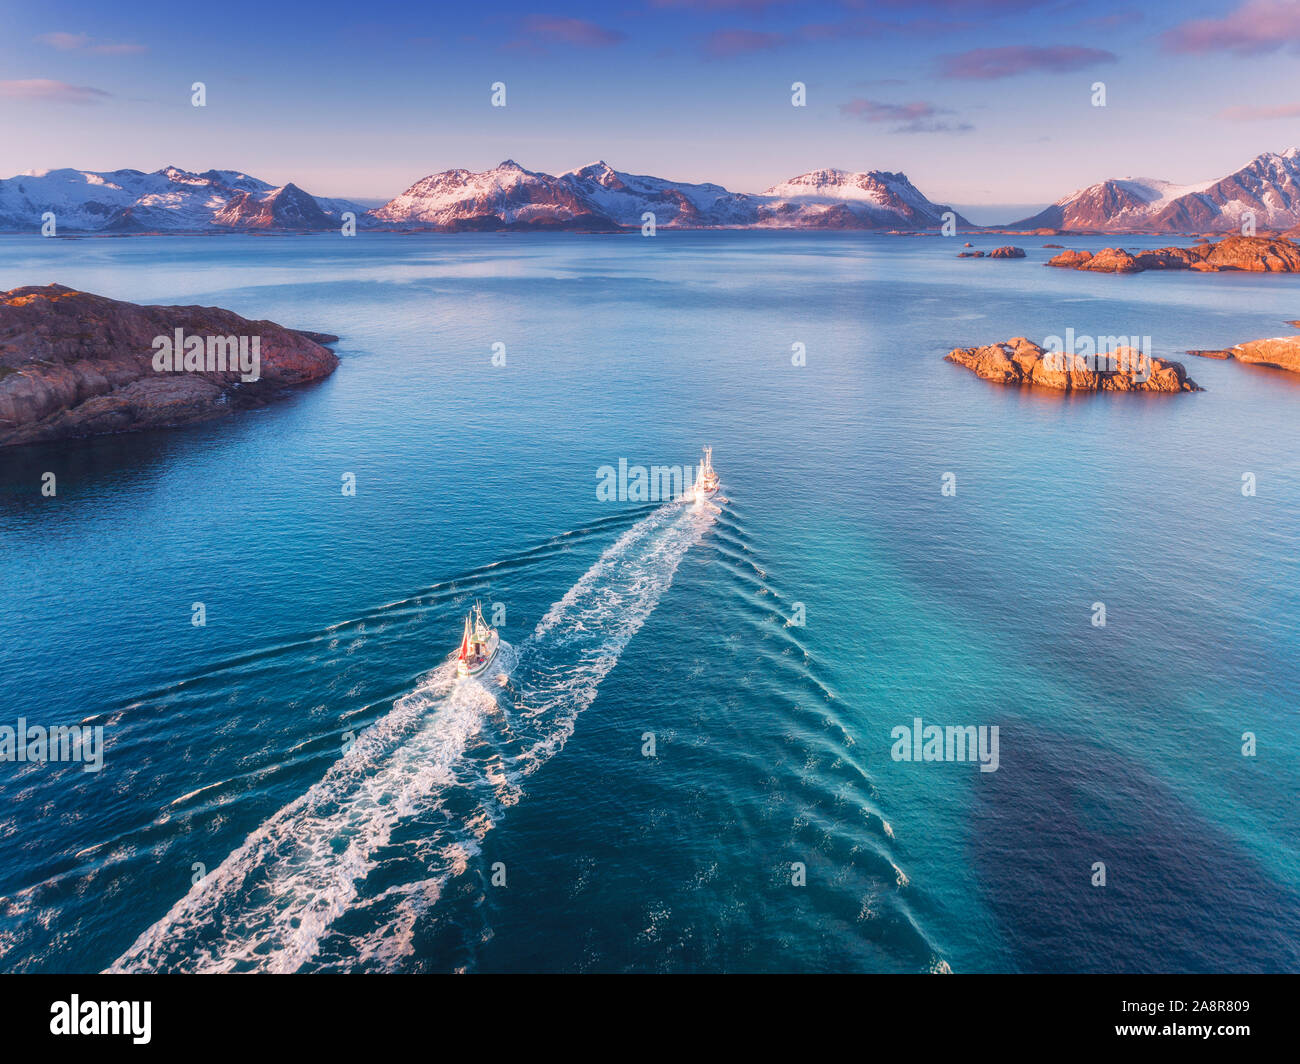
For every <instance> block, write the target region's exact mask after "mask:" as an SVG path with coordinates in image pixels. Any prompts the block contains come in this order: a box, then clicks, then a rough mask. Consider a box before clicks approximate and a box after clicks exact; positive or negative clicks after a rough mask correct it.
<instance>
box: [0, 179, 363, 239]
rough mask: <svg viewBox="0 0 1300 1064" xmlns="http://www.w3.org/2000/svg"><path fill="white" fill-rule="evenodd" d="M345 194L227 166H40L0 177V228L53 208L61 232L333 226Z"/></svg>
mask: <svg viewBox="0 0 1300 1064" xmlns="http://www.w3.org/2000/svg"><path fill="white" fill-rule="evenodd" d="M348 210H351V211H354V212H355V213H356V215H357V217H358V218H360V217H361V216H362V215H363V214H364V213H365V212H364V209H363V208H361V207H358V206H356V205H355V204H350V203H348V202H347V201H346V200H328V199H316V198H315V197H313V196H311V195H309V194H308V193H306V192H304V191H303V190H302V189H300V188H298V187H297V186H296V185H293V184H288V185H284V186H281V187H276V186H274V185H270V184H268V183H267V182H265V181H259V180H258V179H257V178H255V177H250V176H249V175H248V174H242V173H239V172H237V171H233V170H208V171H205V172H204V173H201V174H198V173H191V172H190V171H188V170H181V169H180V168H179V167H175V166H168V167H164V168H163V169H162V170H157V171H155V172H153V173H148V174H146V173H142V172H141V171H139V170H113V171H110V172H107V173H100V172H97V171H93V170H73V169H63V170H46V171H42V172H38V173H29V174H19V175H18V176H17V177H11V178H8V179H6V180H0V230H7V231H20V232H21V231H32V232H35V231H39V229H40V227H41V218H42V215H44V214H45V213H46V212H49V211H52V212H53V213H54V216H55V221H56V224H57V226H58V230H59V231H60V232H64V231H69V232H87V231H89V232H152V231H163V232H202V231H205V230H211V229H332V228H334V227H336V226H338V225H339V224H340V216H341V214H342V213H343V212H344V211H348Z"/></svg>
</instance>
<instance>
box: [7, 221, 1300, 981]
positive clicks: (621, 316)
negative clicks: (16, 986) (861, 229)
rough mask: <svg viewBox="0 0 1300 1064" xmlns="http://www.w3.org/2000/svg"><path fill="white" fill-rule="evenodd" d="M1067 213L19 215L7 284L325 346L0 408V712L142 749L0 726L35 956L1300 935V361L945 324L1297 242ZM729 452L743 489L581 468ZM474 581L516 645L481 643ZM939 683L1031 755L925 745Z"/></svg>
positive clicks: (1220, 958)
mask: <svg viewBox="0 0 1300 1064" xmlns="http://www.w3.org/2000/svg"><path fill="white" fill-rule="evenodd" d="M1005 240H1006V238H998V237H989V238H976V240H975V242H976V243H977V245H979V246H981V247H992V246H994V245H995V244H997V243H1005ZM1166 242H1167V241H1166ZM1040 243H1041V241H1040V240H1028V242H1027V243H1026V247H1027V250H1028V252H1029V258H1028V259H1027V260H1023V261H989V260H958V259H956V258H955V253H956V251H957V250H958V248H957V247H956V246H954V242H953V241H948V240H944V239H942V238H938V237H933V238H906V237H888V236H864V235H862V234H834V233H816V234H799V233H672V232H660V234H659V235H658V236H657V237H655V238H653V239H642V238H640V237H637V236H582V235H567V234H552V235H508V236H507V235H490V234H467V235H458V236H396V235H373V236H369V235H368V236H364V237H360V238H356V239H351V240H345V239H343V238H341V237H339V238H336V237H332V236H313V237H242V236H229V237H220V238H183V237H167V238H133V239H86V240H58V241H42V240H38V239H29V238H19V237H14V238H4V239H2V240H0V288H4V289H7V288H10V287H13V286H17V285H21V284H31V283H46V282H49V281H58V282H61V283H63V284H68V285H72V286H75V287H78V288H84V289H87V290H90V291H94V292H99V293H102V294H105V295H109V296H114V297H117V298H122V299H129V300H132V301H136V302H159V303H202V304H212V305H219V306H224V307H229V308H231V309H233V310H235V311H238V312H240V313H242V314H245V315H246V316H249V317H252V318H269V319H271V320H274V321H277V322H280V323H282V324H285V325H289V326H296V327H300V328H306V329H313V330H320V331H328V332H333V333H337V334H339V335H340V336H341V337H342V339H341V341H340V342H339V344H337V345H336V349H337V351H338V354H339V356H340V359H341V364H340V366H339V369H338V371H337V372H336V373H335V374H334V376H333V377H331V378H330V379H329V380H327V381H324V382H321V383H319V384H317V385H314V386H312V387H309V388H306V389H304V390H302V391H301V392H299V393H297V394H296V395H294V396H293V397H292V398H290V399H288V400H286V401H285V402H283V403H281V404H278V405H276V406H273V407H270V408H266V409H263V410H258V411H256V412H252V413H247V414H242V415H239V416H237V417H234V418H231V419H227V420H225V421H223V422H219V423H209V424H205V425H200V426H196V427H191V428H187V429H183V430H177V431H172V432H164V433H147V434H138V435H131V436H121V437H113V438H103V439H97V440H89V441H81V442H77V443H74V444H67V445H60V446H58V447H34V448H24V449H21V450H15V449H11V450H7V451H4V452H0V530H2V532H3V540H2V541H0V542H2V543H3V550H2V551H0V586H3V588H4V598H3V605H2V606H0V645H2V646H3V647H4V648H5V652H4V661H5V668H4V669H3V672H0V696H3V697H2V698H0V704H3V705H4V706H6V707H8V712H7V714H6V715H5V716H4V718H2V719H0V724H6V723H7V724H9V725H11V726H12V725H13V724H14V723H15V722H16V719H17V718H18V717H20V716H22V717H25V718H27V719H28V721H29V722H30V723H34V724H41V725H46V726H50V725H58V724H71V723H78V722H82V721H85V722H88V723H90V724H101V725H103V726H104V729H105V740H106V744H107V750H106V754H105V762H104V769H103V771H101V772H99V773H84V772H82V771H80V767H79V766H77V765H67V764H51V765H44V766H42V765H31V764H4V765H0V770H2V771H0V848H2V849H0V852H2V853H3V856H4V859H3V861H2V862H0V970H6V971H10V970H25V971H31V970H41V971H45V970H74V971H83V970H99V969H103V968H108V967H114V966H116V967H121V968H127V969H138V968H156V967H161V968H169V969H171V968H175V969H196V968H197V969H217V970H226V969H234V970H247V969H271V970H339V969H342V970H353V969H364V970H397V971H411V970H421V971H449V970H474V971H503V970H512V971H513V970H564V971H607V970H655V971H658V970H666V971H699V970H704V971H714V970H728V971H748V970H763V971H768V970H781V971H822V970H854V971H858V970H863V971H942V970H947V969H951V970H954V971H959V972H960V971H989V970H991V971H1018V970H1029V971H1045V970H1046V971H1056V970H1089V971H1090V970H1125V971H1128V970H1161V971H1163V970H1194V971H1201V970H1211V971H1218V970H1259V969H1265V970H1291V971H1295V970H1300V904H1297V903H1298V902H1300V891H1298V889H1297V886H1296V884H1297V883H1300V827H1298V826H1297V825H1298V821H1297V817H1296V815H1295V802H1296V796H1297V792H1298V790H1300V787H1298V785H1300V769H1298V766H1300V728H1297V724H1296V710H1297V703H1298V699H1300V666H1298V665H1297V660H1298V657H1297V650H1298V649H1300V646H1298V644H1300V623H1298V622H1300V590H1298V589H1300V552H1297V550H1296V539H1295V537H1296V529H1297V527H1298V526H1300V521H1298V518H1300V457H1298V456H1300V447H1297V443H1300V417H1298V416H1297V414H1298V412H1300V379H1297V378H1295V377H1290V376H1287V375H1285V374H1282V373H1280V372H1274V371H1269V370H1263V369H1258V368H1252V367H1246V366H1241V365H1238V364H1236V363H1224V362H1216V361H1209V360H1200V359H1187V360H1186V361H1187V364H1188V367H1189V372H1190V374H1191V375H1192V376H1193V377H1194V378H1195V379H1196V380H1197V381H1198V382H1199V383H1200V384H1201V385H1202V386H1203V387H1204V388H1205V389H1206V391H1204V392H1202V393H1197V394H1186V395H1176V396H1159V395H1156V396H1141V395H1104V396H1095V397H1088V396H1080V397H1063V396H1056V395H1051V394H1040V393H1037V392H1033V393H1031V392H1020V391H1009V390H1000V389H998V388H996V387H994V386H992V385H989V384H986V383H985V382H982V381H979V380H977V379H976V378H974V377H973V376H971V375H969V374H967V373H966V372H965V371H963V370H961V369H958V368H957V367H954V366H952V365H949V364H947V363H945V362H944V361H943V360H942V356H943V355H944V354H945V353H946V352H947V351H948V350H949V349H950V348H951V347H953V346H956V345H959V344H960V345H968V344H974V343H986V342H991V341H994V340H1001V339H1005V338H1007V337H1009V336H1013V335H1027V336H1029V337H1031V338H1034V339H1036V340H1039V341H1041V340H1042V339H1043V338H1044V337H1045V336H1047V335H1049V334H1057V335H1061V334H1063V333H1064V331H1065V330H1066V329H1067V328H1070V327H1073V328H1074V329H1075V330H1076V332H1077V333H1079V334H1104V335H1110V334H1140V335H1149V336H1151V338H1152V343H1153V350H1154V353H1155V354H1156V355H1157V356H1164V357H1179V354H1180V352H1182V351H1183V350H1185V349H1187V348H1189V347H1195V348H1217V347H1222V346H1227V345H1229V344H1232V343H1235V342H1238V341H1241V340H1245V339H1252V338H1256V337H1262V336H1269V335H1279V334H1285V333H1287V332H1289V331H1290V330H1289V327H1287V326H1285V325H1284V324H1283V323H1284V322H1285V321H1286V320H1287V319H1290V318H1295V317H1297V316H1300V293H1297V291H1296V284H1297V282H1296V280H1295V278H1291V277H1285V276H1277V277H1268V276H1231V275H1217V276H1201V275H1195V276H1193V275H1187V274H1142V275H1138V276H1133V277H1114V276H1106V275H1097V276H1094V275H1089V274H1085V273H1076V272H1070V271H1057V270H1047V269H1043V268H1042V267H1041V263H1042V262H1044V261H1045V260H1046V258H1047V257H1048V256H1050V255H1051V254H1053V252H1052V251H1050V250H1045V249H1042V248H1040V247H1039V246H1038V245H1039V244H1040ZM1070 243H1071V246H1103V245H1104V244H1105V243H1106V242H1105V241H1101V240H1072V241H1070ZM1159 243H1160V241H1142V240H1138V241H1130V242H1129V246H1137V245H1141V246H1155V245H1156V244H1159ZM495 343H503V344H505V351H506V364H505V365H504V366H493V365H491V362H490V359H491V356H492V347H493V344H495ZM796 343H801V344H803V345H805V349H806V355H807V364H806V365H803V366H795V365H792V364H791V351H792V345H793V344H796ZM703 443H711V444H712V445H713V446H714V448H715V451H714V458H715V464H716V466H717V468H718V470H719V472H720V473H721V475H722V491H721V495H722V496H723V498H722V499H720V500H718V501H717V504H716V506H702V507H684V506H681V505H667V506H664V505H659V504H655V503H632V502H623V503H619V502H601V501H598V499H597V497H596V491H595V488H596V484H597V477H596V471H597V469H598V468H599V467H600V466H602V465H605V464H615V465H616V464H617V462H618V460H619V459H620V458H625V459H627V461H628V462H629V464H631V465H637V464H642V465H646V466H649V465H652V464H662V465H672V464H683V465H685V464H693V463H694V462H695V461H696V459H697V456H698V453H699V447H700V445H701V444H703ZM47 471H48V472H54V473H55V474H56V476H57V483H58V495H57V497H55V498H53V499H51V498H45V497H42V495H41V492H40V485H41V476H42V474H43V473H44V472H47ZM1245 472H1252V473H1254V474H1255V476H1256V478H1257V484H1258V491H1257V494H1256V495H1255V496H1253V497H1247V496H1243V494H1242V492H1241V485H1242V475H1243V473H1245ZM347 473H351V474H354V475H355V478H356V494H355V496H346V495H344V494H343V493H342V491H341V484H342V480H343V477H344V474H347ZM945 473H953V474H955V477H956V484H957V492H956V495H955V496H952V495H949V496H945V495H944V494H943V493H942V492H941V485H942V483H943V477H944V474H945ZM476 599H478V600H482V602H483V603H484V606H485V609H489V608H490V607H492V606H494V605H498V604H499V606H500V607H501V608H503V609H504V623H503V624H502V626H501V632H502V636H503V638H504V639H505V640H506V642H507V643H508V644H509V647H508V649H507V650H506V652H505V653H504V654H503V665H504V666H505V667H507V668H508V676H506V677H505V678H504V679H503V680H498V679H497V678H496V677H493V678H492V679H491V680H490V681H489V682H488V683H486V684H477V683H473V684H460V685H456V684H454V683H453V682H452V681H451V680H450V678H449V677H448V676H447V674H446V668H445V666H441V663H442V662H443V660H444V659H445V657H446V655H447V654H448V653H449V652H450V651H451V650H452V649H453V648H454V645H455V643H456V641H457V639H458V636H459V633H460V622H461V617H462V616H463V613H464V611H465V609H466V608H467V606H468V605H470V604H472V603H473V602H474V601H475V600H476ZM196 602H202V603H203V604H204V607H205V609H206V625H205V626H203V627H195V626H194V625H192V624H191V614H192V607H193V604H194V603H196ZM1095 602H1104V603H1105V606H1106V612H1107V624H1106V626H1105V627H1104V628H1098V627H1094V626H1093V624H1092V623H1091V620H1092V616H1093V603H1095ZM798 604H802V607H803V614H804V616H805V619H806V623H805V624H804V625H802V626H799V625H797V624H795V623H792V619H793V618H794V617H795V615H796V612H797V609H798ZM915 717H921V718H922V719H923V720H924V722H925V723H927V724H929V723H934V724H940V725H975V726H981V725H984V726H992V725H997V726H998V727H999V730H1000V763H999V767H998V769H997V771H996V772H988V773H984V772H980V771H979V770H978V768H977V766H976V765H974V764H970V763H933V762H920V763H908V762H898V761H895V760H893V759H892V758H891V747H892V746H893V739H892V738H891V731H892V729H894V728H895V727H897V726H900V725H902V726H908V727H910V726H911V723H912V720H913V719H914V718H915ZM1248 731H1249V732H1252V733H1254V734H1255V735H1256V737H1257V743H1258V748H1257V753H1256V756H1254V757H1244V756H1242V752H1241V747H1242V735H1243V733H1244V732H1248ZM647 733H650V734H652V735H653V740H654V745H655V756H654V757H647V756H643V747H644V746H645V744H646V742H647V738H646V736H647ZM345 747H346V748H347V750H348V752H347V753H346V754H345V753H344V749H345ZM1095 862H1102V863H1104V864H1105V866H1106V874H1107V883H1106V886H1105V887H1104V888H1101V887H1094V886H1093V885H1092V884H1091V880H1092V876H1093V865H1094V863H1095ZM796 863H797V864H800V865H802V866H803V868H804V870H805V875H806V882H805V883H804V885H801V886H796V885H794V884H793V883H792V878H794V875H795V874H794V872H793V871H792V865H794V864H796ZM196 866H197V867H196ZM502 877H504V883H501V879H502ZM196 879H197V882H194V881H195V880H196ZM494 879H495V880H496V882H495V883H494Z"/></svg>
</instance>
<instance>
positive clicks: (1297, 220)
mask: <svg viewBox="0 0 1300 1064" xmlns="http://www.w3.org/2000/svg"><path fill="white" fill-rule="evenodd" d="M1248 214H1249V215H1251V216H1253V218H1254V222H1255V226H1256V228H1258V229H1283V230H1285V229H1291V228H1292V227H1294V226H1296V225H1300V149H1297V148H1291V149H1290V150H1288V151H1286V152H1283V153H1282V154H1280V155H1279V154H1277V153H1274V152H1265V153H1264V154H1263V155H1259V156H1257V157H1256V158H1254V159H1252V160H1251V161H1250V163H1248V164H1247V165H1246V166H1244V167H1242V168H1241V169H1240V170H1238V171H1236V172H1235V173H1232V174H1229V175H1228V176H1227V177H1225V178H1222V179H1220V180H1218V181H1206V182H1203V183H1201V184H1198V185H1174V184H1171V183H1170V182H1167V181H1155V180H1151V179H1147V178H1125V179H1122V180H1110V181H1102V182H1099V183H1098V184H1095V185H1089V186H1088V187H1087V188H1083V189H1080V190H1079V191H1077V192H1072V193H1071V194H1070V195H1068V196H1066V197H1064V198H1063V199H1060V200H1057V202H1056V203H1054V204H1052V206H1050V207H1048V208H1047V209H1046V210H1044V211H1041V212H1040V213H1038V214H1036V215H1034V216H1033V217H1032V218H1025V219H1023V220H1021V221H1019V222H1013V223H1011V226H1010V227H1011V228H1016V229H1038V228H1052V229H1084V230H1094V231H1097V232H1103V233H1106V232H1110V233H1114V232H1127V231H1133V230H1142V231H1150V232H1157V233H1174V232H1184V233H1202V232H1229V231H1232V230H1238V229H1240V228H1241V226H1242V224H1243V222H1244V221H1246V220H1247V215H1248Z"/></svg>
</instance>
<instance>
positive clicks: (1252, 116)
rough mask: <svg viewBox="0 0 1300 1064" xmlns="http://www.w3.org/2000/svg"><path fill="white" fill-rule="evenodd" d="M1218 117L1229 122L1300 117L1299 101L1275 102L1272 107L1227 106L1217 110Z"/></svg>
mask: <svg viewBox="0 0 1300 1064" xmlns="http://www.w3.org/2000/svg"><path fill="white" fill-rule="evenodd" d="M1219 117H1220V118H1226V119H1227V120H1228V121H1229V122H1255V121H1259V120H1261V119H1267V118H1300V103H1284V104H1277V105H1275V106H1272V107H1251V106H1245V107H1227V108H1224V109H1223V110H1222V111H1220V112H1219Z"/></svg>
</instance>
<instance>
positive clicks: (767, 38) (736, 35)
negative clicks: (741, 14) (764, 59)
mask: <svg viewBox="0 0 1300 1064" xmlns="http://www.w3.org/2000/svg"><path fill="white" fill-rule="evenodd" d="M786 43H788V38H787V37H785V36H784V35H783V34H780V33H768V32H766V31H764V30H717V31H716V32H714V33H712V34H710V35H709V39H708V41H706V42H705V46H704V50H705V51H706V52H708V53H709V54H710V55H744V54H745V53H747V52H764V51H767V50H768V49H770V48H778V47H780V46H781V45H783V44H786Z"/></svg>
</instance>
